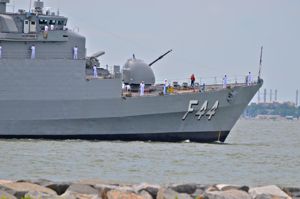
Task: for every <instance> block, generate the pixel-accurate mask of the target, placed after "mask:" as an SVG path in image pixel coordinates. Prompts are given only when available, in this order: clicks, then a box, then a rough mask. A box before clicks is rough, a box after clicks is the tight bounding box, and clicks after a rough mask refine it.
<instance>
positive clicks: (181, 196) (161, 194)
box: [156, 188, 192, 199]
mask: <svg viewBox="0 0 300 199" xmlns="http://www.w3.org/2000/svg"><path fill="white" fill-rule="evenodd" d="M156 199H192V197H191V196H190V195H188V194H185V193H177V192H176V191H174V190H173V189H170V188H161V189H160V190H159V191H158V193H157V197H156Z"/></svg>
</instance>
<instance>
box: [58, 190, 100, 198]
mask: <svg viewBox="0 0 300 199" xmlns="http://www.w3.org/2000/svg"><path fill="white" fill-rule="evenodd" d="M60 197H61V198H62V199H103V198H100V197H99V196H98V195H96V194H83V193H76V192H70V191H66V192H65V193H64V194H63V195H61V196H60Z"/></svg>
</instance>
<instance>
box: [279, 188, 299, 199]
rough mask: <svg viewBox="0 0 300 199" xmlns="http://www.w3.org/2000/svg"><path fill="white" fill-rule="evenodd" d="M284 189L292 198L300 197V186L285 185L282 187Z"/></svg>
mask: <svg viewBox="0 0 300 199" xmlns="http://www.w3.org/2000/svg"><path fill="white" fill-rule="evenodd" d="M282 191H284V192H285V193H287V194H288V195H289V196H291V197H292V198H300V188H296V187H285V188H282Z"/></svg>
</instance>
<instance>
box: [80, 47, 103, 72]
mask: <svg viewBox="0 0 300 199" xmlns="http://www.w3.org/2000/svg"><path fill="white" fill-rule="evenodd" d="M104 54H105V52H104V51H99V52H96V53H94V54H92V55H91V56H89V57H86V58H85V59H86V68H89V69H90V68H93V66H94V65H96V67H99V66H100V62H99V60H98V57H101V56H102V55H104Z"/></svg>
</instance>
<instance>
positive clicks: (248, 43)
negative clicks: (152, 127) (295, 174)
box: [10, 0, 300, 101]
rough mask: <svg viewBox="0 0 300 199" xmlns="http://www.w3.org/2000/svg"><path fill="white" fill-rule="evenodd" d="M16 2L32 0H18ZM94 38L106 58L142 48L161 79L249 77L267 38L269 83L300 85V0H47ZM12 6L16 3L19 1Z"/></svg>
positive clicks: (287, 91)
mask: <svg viewBox="0 0 300 199" xmlns="http://www.w3.org/2000/svg"><path fill="white" fill-rule="evenodd" d="M32 1H33V0H32ZM13 2H14V4H15V10H17V9H19V8H26V9H28V7H29V2H30V0H15V1H14V0H11V4H10V5H12V4H13ZM45 4H46V5H45V6H46V7H50V8H51V9H52V10H53V11H57V8H59V9H60V14H61V15H64V16H66V17H68V18H69V24H68V27H69V28H70V29H73V28H75V27H76V29H77V27H78V28H79V31H80V34H83V35H84V36H86V38H87V49H88V54H92V53H94V52H96V51H99V50H104V51H106V55H105V56H103V57H101V63H102V64H104V65H105V64H109V65H121V66H122V65H123V64H124V63H125V61H126V60H127V59H128V58H130V57H131V56H132V53H135V55H136V57H137V58H141V59H143V60H145V61H146V62H148V63H150V62H151V61H153V60H154V59H156V58H157V57H158V56H160V55H161V54H162V53H164V52H166V51H167V50H169V49H173V50H174V51H173V53H172V54H170V55H169V56H167V57H165V59H163V60H162V61H160V62H158V63H157V64H155V65H154V66H153V70H154V72H155V74H156V79H157V81H162V80H163V79H165V78H167V79H169V80H179V81H183V80H186V81H187V79H188V78H189V77H190V75H191V74H192V73H194V74H195V76H196V79H197V80H199V78H202V81H206V82H213V81H214V80H213V78H212V77H215V76H216V77H218V78H217V80H218V81H220V79H221V77H222V76H223V75H224V74H227V76H229V79H232V80H234V79H236V78H237V79H241V78H243V77H244V76H245V75H246V74H247V73H248V72H249V71H251V72H252V73H253V74H254V75H257V73H258V63H259V54H260V47H261V45H263V46H264V56H263V72H262V77H263V79H264V80H265V84H264V88H267V89H268V91H269V90H270V89H273V90H274V89H278V95H279V96H278V97H279V100H291V101H294V100H295V92H296V89H297V88H300V85H299V82H300V78H299V75H300V1H299V0H247V1H246V0H185V1H180V0H177V1H174V0H151V1H150V0H148V1H146V0H123V1H122V0H106V1H104V0H85V1H79V0H76V1H75V0H45ZM11 9H12V8H11Z"/></svg>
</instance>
